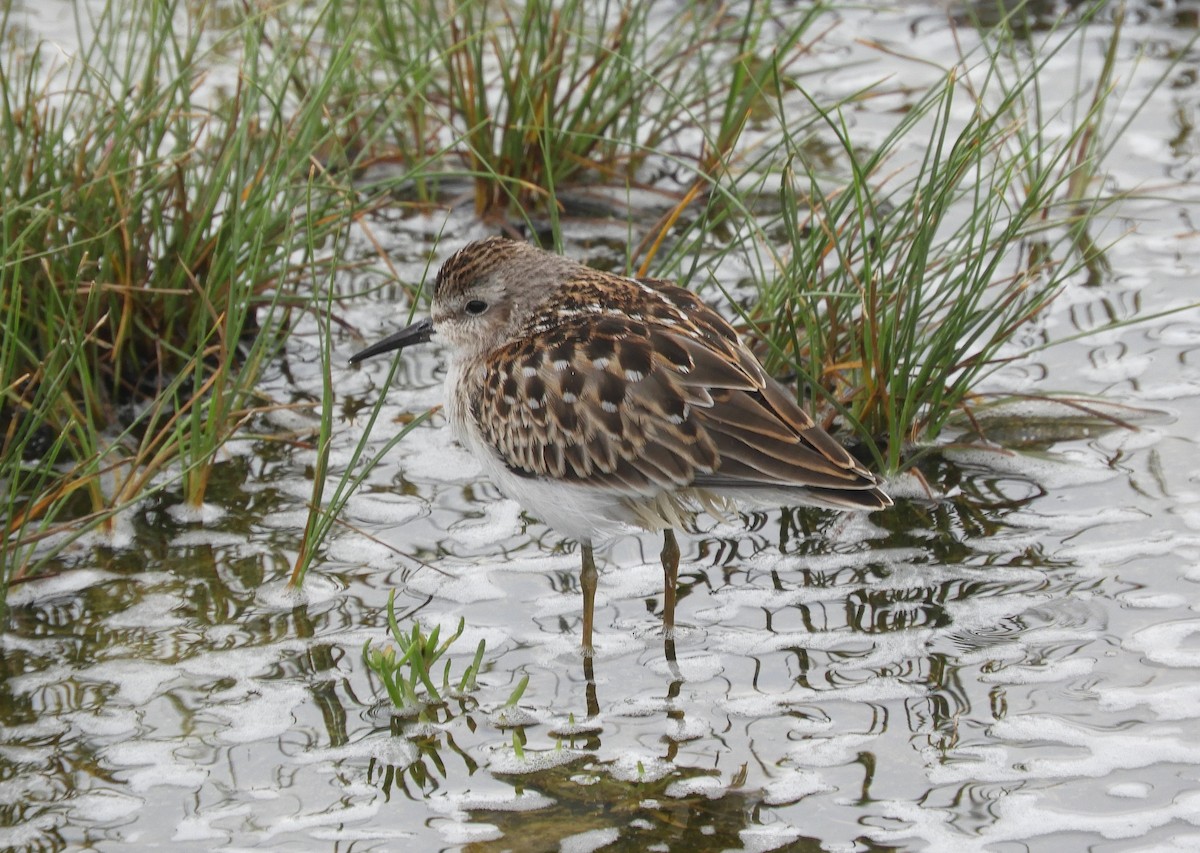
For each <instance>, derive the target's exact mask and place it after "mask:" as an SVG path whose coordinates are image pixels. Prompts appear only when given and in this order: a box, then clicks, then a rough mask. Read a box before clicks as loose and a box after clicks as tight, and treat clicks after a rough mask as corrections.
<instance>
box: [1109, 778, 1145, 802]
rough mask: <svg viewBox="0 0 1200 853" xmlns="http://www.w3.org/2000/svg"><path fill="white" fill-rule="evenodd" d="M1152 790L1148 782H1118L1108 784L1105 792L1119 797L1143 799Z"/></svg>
mask: <svg viewBox="0 0 1200 853" xmlns="http://www.w3.org/2000/svg"><path fill="white" fill-rule="evenodd" d="M1153 791H1154V786H1153V785H1151V784H1150V783H1149V782H1118V783H1117V784H1115V785H1109V786H1108V788H1107V789H1106V791H1105V793H1107V794H1108V795H1109V796H1110V797H1120V798H1122V799H1126V800H1144V799H1146V798H1147V797H1149V796H1150V794H1151V792H1153Z"/></svg>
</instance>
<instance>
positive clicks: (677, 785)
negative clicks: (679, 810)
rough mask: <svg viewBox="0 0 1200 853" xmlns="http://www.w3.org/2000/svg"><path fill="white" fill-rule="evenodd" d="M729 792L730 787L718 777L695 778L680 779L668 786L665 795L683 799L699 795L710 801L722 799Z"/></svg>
mask: <svg viewBox="0 0 1200 853" xmlns="http://www.w3.org/2000/svg"><path fill="white" fill-rule="evenodd" d="M728 790H729V785H727V784H726V783H725V782H724V781H722V780H721V778H720V777H718V776H693V777H692V778H690V779H678V780H676V781H674V782H672V783H671V784H669V785H667V788H666V790H665V791H663V793H664V794H666V795H667V796H668V797H674V798H677V799H679V798H683V797H691V796H694V795H696V794H699V795H701V796H703V797H708V799H710V800H716V799H720V798H721V797H722V796H724V795H725V792H726V791H728Z"/></svg>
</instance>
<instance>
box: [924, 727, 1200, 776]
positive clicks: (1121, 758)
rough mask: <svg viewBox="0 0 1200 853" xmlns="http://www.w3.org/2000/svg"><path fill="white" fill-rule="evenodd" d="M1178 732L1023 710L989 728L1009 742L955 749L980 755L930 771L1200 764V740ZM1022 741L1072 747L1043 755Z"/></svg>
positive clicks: (1074, 770) (1070, 770) (1085, 770)
mask: <svg viewBox="0 0 1200 853" xmlns="http://www.w3.org/2000/svg"><path fill="white" fill-rule="evenodd" d="M1179 734H1180V733H1179V731H1178V730H1176V729H1169V728H1150V727H1147V726H1142V727H1139V728H1138V729H1136V730H1135V731H1132V732H1131V731H1112V730H1096V729H1085V728H1083V727H1080V726H1074V725H1071V724H1070V723H1068V722H1066V721H1065V720H1062V719H1059V718H1057V717H1052V716H1049V715H1047V714H1023V715H1020V716H1014V717H1008V718H1005V719H1003V720H999V721H997V722H996V723H994V724H993V725H992V726H991V728H990V729H989V735H990V736H991V737H992V738H994V739H995V740H998V741H1006V742H1011V743H1005V744H1003V745H998V746H995V747H976V748H966V749H960V750H957V751H956V756H955V757H956V758H958V757H967V756H974V757H977V758H982V759H983V760H982V761H981V762H968V761H956V762H954V763H952V764H944V763H943V764H937V765H936V766H934V767H932V768H931V769H930V773H929V775H930V778H931V780H933V781H934V782H935V783H937V784H948V783H961V782H972V781H974V782H1016V781H1027V780H1029V779H1031V778H1040V779H1072V778H1102V777H1104V776H1107V775H1109V774H1110V773H1113V772H1114V771H1117V770H1132V769H1138V768H1143V767H1151V766H1153V765H1155V764H1160V763H1161V764H1190V765H1200V744H1196V743H1193V742H1191V741H1190V740H1189V739H1188V738H1186V737H1179V736H1178V735H1179ZM1022 741H1025V742H1032V743H1034V744H1042V743H1047V742H1048V743H1053V744H1057V745H1060V746H1065V747H1071V750H1070V757H1055V758H1042V757H1039V756H1037V755H1034V754H1030V752H1031V750H1028V749H1024V748H1022V747H1021V746H1020V742H1022ZM1061 751H1062V750H1058V752H1061Z"/></svg>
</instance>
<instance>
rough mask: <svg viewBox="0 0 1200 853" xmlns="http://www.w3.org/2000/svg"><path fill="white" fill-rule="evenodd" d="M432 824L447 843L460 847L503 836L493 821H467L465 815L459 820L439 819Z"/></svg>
mask: <svg viewBox="0 0 1200 853" xmlns="http://www.w3.org/2000/svg"><path fill="white" fill-rule="evenodd" d="M434 825H435V827H436V828H437V831H438V834H439V835H441V836H442V838H443V839H444V840H445V841H446V843H447V844H454V845H457V846H460V847H465V846H467V845H470V844H481V843H483V842H485V841H498V840H499V839H501V838H503V837H504V833H503V832H501V831H500V828H499V827H498V826H496V825H495V824H494V823H467V822H466V818H465V817H464V818H463V820H462V821H461V822H460V821H447V820H439V821H436V822H435V824H434Z"/></svg>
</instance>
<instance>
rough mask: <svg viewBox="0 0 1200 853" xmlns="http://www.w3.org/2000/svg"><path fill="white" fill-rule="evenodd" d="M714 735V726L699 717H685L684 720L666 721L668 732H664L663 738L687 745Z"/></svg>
mask: <svg viewBox="0 0 1200 853" xmlns="http://www.w3.org/2000/svg"><path fill="white" fill-rule="evenodd" d="M711 733H712V726H711V725H710V724H709V723H708V722H707V721H706V720H702V719H700V718H698V717H684V718H683V719H681V720H679V719H668V720H667V721H666V731H664V732H663V737H665V738H666V739H667V740H671V741H674V742H675V743H685V742H686V741H689V740H697V739H698V738H702V737H705V736H706V735H708V734H711Z"/></svg>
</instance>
